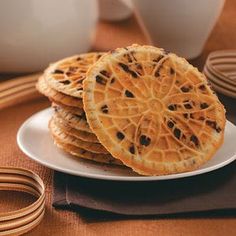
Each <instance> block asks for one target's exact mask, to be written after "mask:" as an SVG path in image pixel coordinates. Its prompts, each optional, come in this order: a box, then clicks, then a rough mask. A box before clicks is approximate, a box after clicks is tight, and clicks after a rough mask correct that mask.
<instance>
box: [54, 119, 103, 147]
mask: <svg viewBox="0 0 236 236" xmlns="http://www.w3.org/2000/svg"><path fill="white" fill-rule="evenodd" d="M53 121H54V123H55V124H56V126H57V127H59V128H60V129H62V130H63V132H65V133H66V134H68V135H70V136H73V137H75V138H78V139H81V140H83V141H86V142H90V143H99V141H98V139H97V137H96V135H95V134H93V133H88V132H86V131H83V130H78V129H74V128H72V127H70V126H69V125H68V124H67V123H66V122H65V121H64V120H63V119H62V118H60V117H59V116H58V114H54V115H53Z"/></svg>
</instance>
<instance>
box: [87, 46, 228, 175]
mask: <svg viewBox="0 0 236 236" xmlns="http://www.w3.org/2000/svg"><path fill="white" fill-rule="evenodd" d="M83 84H84V96H83V102H84V110H85V112H86V117H87V121H88V123H89V125H90V128H91V129H92V130H93V132H94V133H95V134H96V136H97V137H98V139H99V141H100V142H101V143H102V145H103V146H104V147H106V149H107V150H108V151H109V152H110V153H111V154H112V156H114V157H115V158H118V159H120V160H121V161H122V162H123V163H124V164H125V165H127V166H129V167H131V168H132V169H133V170H134V171H136V172H138V173H140V174H144V175H165V174H174V173H180V172H186V171H191V170H194V169H196V168H198V167H199V166H201V165H202V164H204V163H205V162H206V161H208V160H209V159H210V158H211V157H212V156H213V154H214V153H215V152H216V150H217V149H218V148H219V147H220V145H221V144H222V142H223V137H224V127H225V121H226V120H225V110H224V107H223V105H222V104H221V103H220V102H219V100H218V98H217V96H216V95H215V94H214V93H213V92H212V90H211V89H210V87H209V86H208V84H207V81H206V79H205V77H204V75H203V74H201V73H200V72H199V71H198V70H197V69H196V68H194V67H193V66H191V65H190V64H189V63H188V62H187V61H186V60H185V59H183V58H180V57H178V56H176V55H175V54H173V53H167V52H165V51H164V50H163V49H159V48H156V47H152V46H139V45H132V46H130V47H127V48H119V49H116V50H114V51H111V52H109V53H108V54H106V55H104V56H103V57H102V58H101V59H100V60H99V61H98V62H97V63H95V64H94V65H93V66H92V67H91V68H90V70H89V71H88V73H87V78H86V80H84V83H83Z"/></svg>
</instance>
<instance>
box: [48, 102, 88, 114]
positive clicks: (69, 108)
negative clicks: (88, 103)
mask: <svg viewBox="0 0 236 236" xmlns="http://www.w3.org/2000/svg"><path fill="white" fill-rule="evenodd" d="M52 108H54V110H58V109H63V110H65V111H68V112H70V113H73V114H75V115H81V114H84V115H85V112H84V109H83V108H80V107H72V106H67V105H65V104H62V103H60V102H53V103H52Z"/></svg>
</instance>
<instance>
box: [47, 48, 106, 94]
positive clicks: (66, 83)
mask: <svg viewBox="0 0 236 236" xmlns="http://www.w3.org/2000/svg"><path fill="white" fill-rule="evenodd" d="M102 55H103V53H96V52H93V53H85V54H80V55H76V56H72V57H67V58H64V59H62V60H60V61H58V62H55V63H53V64H52V65H50V66H49V68H48V69H47V70H46V71H45V75H44V76H45V80H46V82H47V83H48V84H49V86H50V87H51V88H53V89H55V90H56V91H58V92H61V93H64V94H67V95H69V96H73V97H78V98H82V95H83V94H82V93H83V84H82V83H83V80H84V79H85V77H86V73H87V71H88V69H89V68H90V66H91V65H93V64H94V63H95V62H96V61H97V60H98V59H99V58H100V57H101V56H102Z"/></svg>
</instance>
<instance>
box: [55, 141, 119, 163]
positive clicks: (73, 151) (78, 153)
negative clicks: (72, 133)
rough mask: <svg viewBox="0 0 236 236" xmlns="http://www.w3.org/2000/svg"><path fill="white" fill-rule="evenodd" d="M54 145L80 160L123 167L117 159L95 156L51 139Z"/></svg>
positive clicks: (101, 155)
mask: <svg viewBox="0 0 236 236" xmlns="http://www.w3.org/2000/svg"><path fill="white" fill-rule="evenodd" d="M53 141H54V143H55V144H56V145H57V146H58V147H59V148H61V149H62V150H63V151H65V152H67V153H69V154H71V155H73V156H76V157H79V158H82V159H88V160H91V161H95V162H99V163H105V164H113V165H123V164H122V162H121V161H119V160H118V159H115V158H113V157H112V156H111V155H109V154H107V155H106V154H97V153H96V154H95V153H92V152H89V151H86V150H84V149H82V148H79V147H76V146H74V145H71V144H68V143H65V142H63V141H61V140H59V139H57V138H54V139H53Z"/></svg>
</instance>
